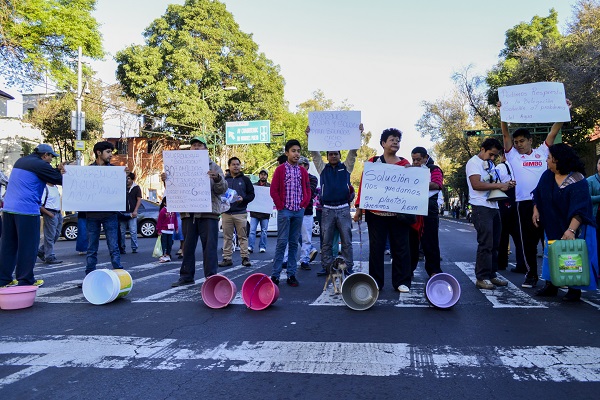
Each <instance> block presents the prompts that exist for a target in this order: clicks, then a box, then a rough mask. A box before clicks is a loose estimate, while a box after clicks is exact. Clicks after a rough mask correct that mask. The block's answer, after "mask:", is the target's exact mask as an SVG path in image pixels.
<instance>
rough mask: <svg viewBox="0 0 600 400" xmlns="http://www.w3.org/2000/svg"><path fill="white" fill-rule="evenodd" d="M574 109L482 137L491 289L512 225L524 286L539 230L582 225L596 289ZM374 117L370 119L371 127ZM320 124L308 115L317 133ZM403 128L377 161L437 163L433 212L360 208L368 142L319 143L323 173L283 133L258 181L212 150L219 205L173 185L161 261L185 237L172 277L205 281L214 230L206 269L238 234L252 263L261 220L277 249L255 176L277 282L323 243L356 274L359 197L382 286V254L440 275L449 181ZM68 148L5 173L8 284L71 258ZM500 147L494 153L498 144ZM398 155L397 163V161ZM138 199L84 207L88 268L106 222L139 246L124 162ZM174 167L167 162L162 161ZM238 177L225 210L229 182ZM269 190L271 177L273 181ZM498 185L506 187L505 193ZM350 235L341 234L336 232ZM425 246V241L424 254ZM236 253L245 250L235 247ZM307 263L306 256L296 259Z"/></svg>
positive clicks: (598, 198)
mask: <svg viewBox="0 0 600 400" xmlns="http://www.w3.org/2000/svg"><path fill="white" fill-rule="evenodd" d="M561 126H562V123H555V124H554V125H553V127H552V129H551V131H550V133H549V134H548V136H547V137H546V139H545V141H544V142H543V143H542V144H541V145H540V146H539V147H537V148H533V147H532V136H531V134H530V133H529V131H528V130H527V129H524V128H521V129H517V130H516V131H514V132H513V133H512V135H511V134H510V133H509V129H508V125H507V124H506V123H504V122H503V123H502V132H503V140H504V143H503V144H502V143H500V142H499V141H498V140H496V139H493V138H488V139H486V140H484V141H483V142H482V143H481V147H480V151H479V153H478V154H476V155H474V156H473V157H472V158H471V159H470V160H469V161H468V163H467V165H466V173H467V184H468V187H469V204H470V206H471V209H472V218H473V223H474V227H475V229H476V231H477V253H476V258H475V275H476V286H477V287H478V288H480V289H485V290H491V289H495V288H496V287H498V286H500V287H501V286H506V285H507V284H508V282H507V281H506V280H504V279H501V278H500V277H499V276H498V275H497V272H498V271H499V270H503V269H506V268H507V266H508V242H509V239H508V238H509V236H511V237H512V238H513V242H514V246H515V253H516V260H517V262H516V267H515V268H513V269H512V271H513V272H517V273H523V274H525V279H524V282H523V284H522V287H524V288H533V287H535V286H536V285H537V283H538V279H539V268H538V265H537V263H538V261H537V259H538V257H537V246H538V243H539V242H540V240H541V241H542V243H543V244H544V245H545V248H546V249H547V241H548V240H571V239H574V238H577V237H579V236H582V237H584V238H585V239H586V241H587V243H588V245H589V246H588V247H589V249H590V260H591V261H592V262H591V263H590V268H591V273H592V275H591V276H592V277H594V279H592V282H591V283H590V285H589V286H586V287H570V288H569V291H568V293H567V295H566V296H565V300H571V301H574V300H578V299H579V298H580V296H581V289H591V290H593V289H595V288H596V278H597V277H598V275H599V274H598V262H597V254H596V253H597V252H596V248H597V242H596V240H597V237H596V234H595V228H596V226H597V218H599V217H600V213H598V212H597V209H598V207H599V205H600V159H599V160H598V164H597V167H598V173H597V174H595V175H594V176H591V177H589V178H588V179H587V180H586V179H585V175H584V170H583V166H582V163H581V161H580V160H579V158H578V157H577V155H576V154H575V152H574V151H573V149H572V148H570V147H569V146H567V145H565V144H561V143H559V144H554V141H555V138H556V136H557V133H558V132H559V130H560V128H561ZM362 129H363V127H362V124H361V125H360V130H361V131H362ZM309 134H310V127H307V128H306V135H307V136H308V135H309ZM401 140H402V132H401V131H399V130H397V129H394V128H391V129H386V130H384V131H383V132H382V133H381V136H380V145H381V147H382V149H383V151H382V154H381V155H377V156H374V157H372V158H370V159H369V160H366V161H365V162H369V163H385V164H390V165H392V166H397V167H402V168H404V167H415V168H425V169H427V170H428V172H429V176H430V182H429V185H428V190H429V192H428V194H427V196H428V209H427V215H425V216H415V215H411V214H402V213H397V212H390V211H386V210H371V209H362V208H361V204H362V202H361V190H360V186H359V188H358V190H356V194H355V188H354V187H353V186H352V184H351V181H350V175H351V173H352V170H353V168H354V164H355V160H356V155H357V153H356V150H350V151H349V152H348V154H347V157H346V159H345V160H344V161H342V160H341V152H340V151H338V150H334V151H331V150H330V151H327V152H326V160H327V162H325V161H324V160H323V157H322V154H321V153H320V152H318V151H311V152H310V155H311V157H312V159H313V163H314V165H315V168H316V170H317V173H318V174H319V177H318V178H317V176H314V175H312V174H310V173H309V172H308V169H309V165H310V163H309V160H308V158H306V157H304V156H302V147H301V144H300V142H299V141H298V140H289V141H287V143H286V144H285V154H284V155H282V156H281V157H280V158H279V159H278V161H279V166H278V167H277V168H276V169H275V170H274V173H273V177H272V180H271V182H269V179H268V178H269V173H268V171H267V170H261V171H260V173H259V180H258V181H257V182H256V183H254V184H253V183H252V182H251V180H250V179H249V178H248V177H247V176H246V175H245V174H244V173H243V172H242V168H241V166H242V161H241V160H240V159H239V158H237V157H232V158H230V159H229V160H228V169H227V170H226V173H224V172H223V170H222V169H221V167H220V166H219V165H217V164H216V163H215V162H214V161H213V160H211V159H209V168H208V172H207V175H208V178H209V182H210V193H211V210H210V211H209V212H181V213H178V212H170V211H169V210H168V203H167V197H166V196H165V197H164V198H163V199H162V202H161V205H160V212H159V217H158V221H157V233H158V234H159V235H160V243H161V250H162V252H161V255H160V257H159V262H169V261H171V252H172V248H173V245H174V242H175V241H181V246H180V250H179V252H178V253H177V255H178V256H179V258H181V259H182V261H181V267H180V274H179V279H178V280H177V281H175V282H173V283H172V285H171V286H173V287H177V286H183V285H189V284H193V283H195V273H196V248H197V244H198V239H200V242H201V244H202V261H203V263H202V264H203V269H204V271H203V272H204V277H209V276H211V275H214V274H217V273H218V270H219V267H228V266H232V265H233V264H234V260H233V258H234V253H235V250H236V245H237V246H239V250H240V258H241V259H240V261H239V262H240V263H241V265H242V266H245V267H249V266H251V265H252V263H251V260H250V255H251V254H252V253H253V252H254V251H255V248H256V239H257V237H256V236H257V229H258V227H259V226H260V228H261V233H260V240H259V246H258V251H259V252H261V253H264V252H266V250H267V240H266V237H267V230H268V224H269V219H270V218H271V214H269V213H264V212H256V211H250V230H249V231H248V230H247V214H248V204H249V203H251V202H252V201H253V200H254V199H255V188H256V187H268V188H269V193H270V196H271V198H272V200H273V203H274V206H275V208H276V210H277V242H276V248H275V254H274V257H273V264H272V269H271V273H270V275H271V280H272V281H273V282H274V283H275V284H277V285H279V283H280V282H279V279H280V276H281V273H282V270H283V269H285V270H286V275H287V284H288V285H289V286H291V287H296V286H298V285H299V281H298V279H297V277H296V271H297V269H298V266H299V267H300V269H303V270H311V266H310V264H311V263H312V262H313V261H314V260H315V258H316V256H317V254H318V252H319V250H320V252H321V262H320V266H321V268H320V269H319V271H318V272H317V276H323V275H327V274H328V273H329V272H330V270H331V268H332V266H333V264H334V261H335V259H336V257H341V258H342V259H343V260H344V261H345V263H346V265H347V270H346V273H347V274H352V273H353V272H354V249H353V239H352V217H351V213H350V206H351V204H352V202H354V203H355V206H356V212H355V214H354V221H356V222H359V221H361V220H362V219H363V217H364V219H365V221H366V224H367V226H368V240H369V257H368V273H369V274H370V275H371V276H372V277H373V278H374V280H375V281H376V283H377V285H378V287H379V289H380V290H381V289H383V288H384V287H385V286H384V282H385V274H384V255H385V254H391V259H392V263H391V264H392V265H391V286H392V288H393V290H396V291H398V292H400V293H409V292H410V290H411V284H412V279H413V276H414V271H415V269H416V268H417V266H418V263H419V261H420V260H423V259H424V268H425V270H426V272H427V274H428V275H429V276H430V277H431V276H434V275H435V274H439V273H441V272H442V269H441V255H440V247H439V237H438V232H439V215H440V208H439V199H440V196H441V191H442V189H443V186H444V175H443V171H442V170H441V168H440V167H439V166H437V165H435V163H434V160H433V159H432V158H431V157H430V155H429V154H428V153H427V150H426V149H425V148H423V147H416V148H414V149H413V150H412V152H411V160H408V159H405V158H403V157H400V156H399V155H398V152H399V150H400V143H401ZM190 149H191V150H192V151H194V150H207V141H206V138H204V137H201V136H198V137H194V138H192V139H191V141H190ZM113 150H114V146H113V144H111V143H110V142H106V141H103V142H99V143H96V144H95V146H94V148H93V152H94V155H95V159H94V161H93V162H92V163H91V164H90V165H93V166H98V167H101V166H111V165H112V164H111V158H112V155H113ZM57 156H58V155H57V154H56V153H55V152H54V151H53V149H52V147H51V146H49V145H47V144H41V145H39V146H38V147H37V148H36V149H35V151H34V153H33V154H31V155H29V156H26V157H23V158H21V159H20V160H18V161H17V163H16V164H15V166H14V169H13V172H12V174H11V177H10V183H9V184H8V186H7V190H6V195H5V203H4V210H3V218H2V236H1V244H0V286H7V285H38V286H39V285H41V284H43V281H42V280H37V279H35V278H34V273H33V266H34V264H35V257H36V254H37V256H38V257H39V258H40V259H41V260H43V261H44V262H46V263H47V264H56V263H60V262H61V261H60V260H57V258H56V255H55V253H54V243H55V242H56V240H57V239H58V236H59V234H60V231H61V225H62V223H61V218H62V214H61V207H60V194H59V193H58V190H57V188H56V185H60V184H61V183H62V175H63V174H64V173H65V168H64V166H63V165H62V164H61V165H58V166H57V167H56V168H53V167H51V166H50V162H51V161H52V160H53V158H55V157H57ZM500 157H502V158H501V160H500V162H498V163H496V162H495V161H496V159H497V158H500ZM394 168H395V167H394ZM123 174H124V176H123V177H124V183H125V185H126V193H127V195H126V197H127V199H126V211H125V212H113V211H86V212H80V213H79V218H78V224H79V227H80V228H79V235H78V242H77V246H76V248H77V251H79V252H84V253H85V255H86V267H85V271H84V272H85V274H86V275H87V274H89V273H90V272H92V271H94V270H95V269H96V265H97V262H98V258H97V253H98V246H99V238H100V232H101V230H103V231H104V233H105V235H106V243H107V246H108V250H109V254H110V260H111V265H112V267H113V268H114V269H118V268H123V267H122V265H121V260H120V255H121V254H124V253H126V240H125V233H126V231H127V229H129V232H130V233H131V251H132V252H133V253H136V252H137V249H138V240H137V225H136V218H137V212H138V208H139V207H140V202H141V199H142V193H141V190H140V188H139V186H137V185H136V184H135V175H134V174H133V173H130V172H129V171H128V170H127V168H126V167H125V168H124V171H123ZM161 178H162V180H163V181H165V182H166V180H167V179H168V176H167V175H166V174H165V173H163V174H162V176H161ZM228 189H233V190H235V193H236V194H235V197H234V198H232V199H230V201H229V206H228V208H227V209H226V210H224V209H223V208H222V207H223V196H224V195H225V194H226V193H227V191H228ZM261 190H262V189H261ZM497 191H500V192H503V193H505V195H500V196H499V197H498V198H496V195H495V194H494V195H492V193H495V192H497ZM313 208H314V209H315V211H316V212H315V213H316V216H317V219H318V220H319V223H320V228H321V235H320V238H319V248H316V247H315V246H314V245H313V243H312V227H313ZM40 215H41V217H42V218H43V221H44V242H43V244H42V245H41V246H39V238H40V235H39V230H40ZM219 219H221V221H222V227H223V252H222V256H221V261H219V260H218V258H219V257H218V252H217V242H218V221H219ZM338 243H340V244H341V246H338ZM420 254H422V255H421V256H420ZM235 262H236V263H237V262H238V261H237V260H236V261H235ZM298 264H299V265H298ZM542 278H543V279H544V280H545V281H546V285H545V286H544V287H543V288H542V289H541V290H539V291H538V292H537V294H538V295H539V296H552V295H556V294H557V293H558V291H557V289H558V288H557V286H555V285H553V284H552V282H551V280H550V276H549V273H548V265H547V260H546V259H544V262H543V263H542Z"/></svg>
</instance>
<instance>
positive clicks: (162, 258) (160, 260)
mask: <svg viewBox="0 0 600 400" xmlns="http://www.w3.org/2000/svg"><path fill="white" fill-rule="evenodd" d="M158 262H161V263H164V262H167V256H161V257H160V258H159V259H158Z"/></svg>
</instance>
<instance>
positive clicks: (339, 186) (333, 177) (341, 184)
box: [320, 162, 350, 206]
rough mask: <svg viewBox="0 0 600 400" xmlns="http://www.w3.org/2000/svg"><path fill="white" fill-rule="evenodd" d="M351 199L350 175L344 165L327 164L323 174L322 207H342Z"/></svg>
mask: <svg viewBox="0 0 600 400" xmlns="http://www.w3.org/2000/svg"><path fill="white" fill-rule="evenodd" d="M349 198H350V173H349V172H348V169H347V168H346V166H345V165H344V163H342V162H340V163H338V164H336V165H335V166H333V165H331V164H326V165H325V167H324V168H323V172H321V198H320V201H321V206H324V205H326V206H341V205H342V204H348V203H349Z"/></svg>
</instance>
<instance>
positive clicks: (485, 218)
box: [466, 138, 515, 289]
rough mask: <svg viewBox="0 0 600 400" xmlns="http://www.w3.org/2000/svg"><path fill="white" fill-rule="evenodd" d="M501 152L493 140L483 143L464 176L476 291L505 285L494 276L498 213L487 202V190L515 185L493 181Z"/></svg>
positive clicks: (496, 253)
mask: <svg viewBox="0 0 600 400" xmlns="http://www.w3.org/2000/svg"><path fill="white" fill-rule="evenodd" d="M501 151H502V145H501V144H500V142H499V141H498V140H496V139H493V138H489V139H486V140H484V141H483V143H482V144H481V148H480V151H479V153H478V154H476V155H474V156H473V157H471V159H470V160H469V161H468V162H467V166H466V174H467V185H468V186H469V203H470V204H471V206H472V208H473V225H474V226H475V230H476V231H477V258H476V261H475V276H476V278H477V281H476V282H475V286H477V287H478V288H480V289H495V288H496V286H506V285H507V284H508V282H506V281H505V280H502V279H500V278H498V277H497V276H496V271H498V247H499V245H500V232H501V230H502V225H501V222H500V211H499V209H498V203H497V202H495V201H488V196H489V193H490V190H493V189H500V190H502V191H503V192H505V191H507V190H508V189H510V188H512V187H514V186H515V182H514V181H510V182H506V183H501V182H497V181H496V178H495V177H496V174H495V165H494V160H495V159H496V157H498V155H499V154H500V152H501Z"/></svg>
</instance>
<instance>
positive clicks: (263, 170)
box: [258, 169, 269, 175]
mask: <svg viewBox="0 0 600 400" xmlns="http://www.w3.org/2000/svg"><path fill="white" fill-rule="evenodd" d="M258 174H259V175H260V174H267V175H269V171H267V170H266V169H261V170H260V172H259V173H258Z"/></svg>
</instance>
